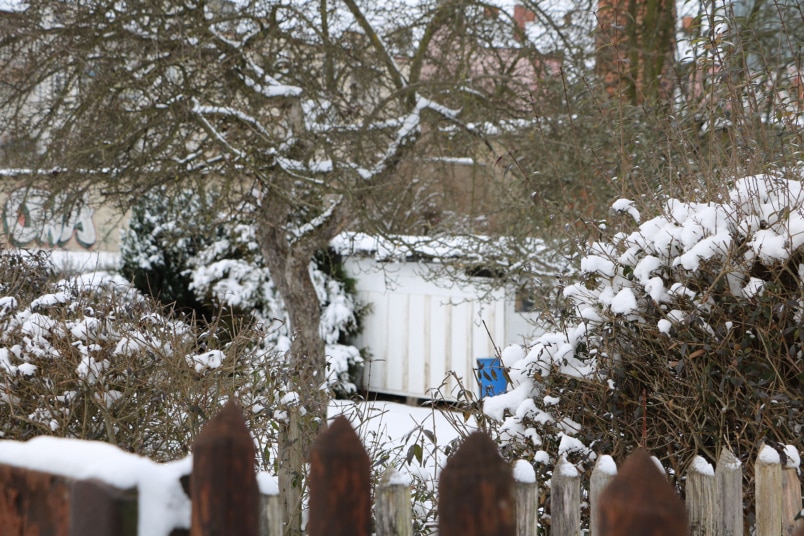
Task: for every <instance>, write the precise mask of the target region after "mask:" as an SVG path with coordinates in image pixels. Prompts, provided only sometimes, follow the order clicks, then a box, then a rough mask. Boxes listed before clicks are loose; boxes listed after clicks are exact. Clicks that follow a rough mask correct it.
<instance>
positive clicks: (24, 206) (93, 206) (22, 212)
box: [0, 181, 129, 253]
mask: <svg viewBox="0 0 804 536" xmlns="http://www.w3.org/2000/svg"><path fill="white" fill-rule="evenodd" d="M0 210H1V212H2V214H1V215H2V226H0V244H2V246H4V247H8V246H16V247H24V248H46V249H51V248H52V249H66V250H74V251H105V252H114V253H116V252H119V251H120V234H121V231H122V230H123V229H124V228H125V227H126V225H127V223H128V220H129V214H128V212H123V211H121V210H119V209H117V208H116V207H114V206H113V205H110V204H108V203H107V204H104V203H103V202H102V201H101V198H100V196H97V195H95V196H93V195H90V196H86V197H84V198H83V199H80V200H76V201H75V202H69V201H67V200H66V198H65V197H63V196H53V195H51V194H50V192H49V191H48V190H46V189H44V188H30V189H29V188H26V187H22V186H20V187H16V188H15V187H14V186H13V185H11V184H9V181H6V184H5V188H4V189H3V192H2V193H0Z"/></svg>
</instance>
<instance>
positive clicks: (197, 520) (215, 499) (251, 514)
mask: <svg viewBox="0 0 804 536" xmlns="http://www.w3.org/2000/svg"><path fill="white" fill-rule="evenodd" d="M190 496H191V497H192V501H193V509H192V521H191V528H190V534H191V535H192V536H211V535H213V534H238V535H242V536H257V535H258V534H259V515H260V497H259V488H258V487H257V475H256V474H255V472H254V442H253V441H252V439H251V434H250V433H249V431H248V428H247V427H246V422H245V420H244V419H243V414H242V412H241V411H240V408H239V407H238V406H237V404H235V403H234V401H232V400H230V401H229V402H227V404H226V405H225V406H224V407H223V409H222V410H221V411H220V412H218V414H217V415H215V416H214V417H213V418H212V419H210V420H209V422H208V423H207V424H206V425H205V426H204V428H203V429H202V430H201V433H200V434H198V437H197V438H196V440H195V442H194V443H193V474H192V478H190Z"/></svg>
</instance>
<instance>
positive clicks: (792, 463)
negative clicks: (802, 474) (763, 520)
mask: <svg viewBox="0 0 804 536" xmlns="http://www.w3.org/2000/svg"><path fill="white" fill-rule="evenodd" d="M785 454H786V455H787V463H785V466H784V468H783V469H782V535H783V536H790V535H792V534H793V533H794V532H795V531H796V529H797V528H799V527H804V520H802V519H796V517H798V515H799V513H800V512H801V481H800V480H799V479H798V471H799V467H798V466H799V465H800V464H801V458H800V456H799V453H798V451H797V450H796V448H795V447H794V446H793V445H787V446H786V447H785Z"/></svg>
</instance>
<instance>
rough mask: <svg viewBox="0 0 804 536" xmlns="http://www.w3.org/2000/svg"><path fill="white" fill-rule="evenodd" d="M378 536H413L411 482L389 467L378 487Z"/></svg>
mask: <svg viewBox="0 0 804 536" xmlns="http://www.w3.org/2000/svg"><path fill="white" fill-rule="evenodd" d="M376 497H377V499H376V503H377V504H376V505H375V508H374V511H375V517H376V524H377V536H413V512H412V510H411V508H410V480H409V479H408V478H407V477H404V476H403V475H402V474H400V473H399V471H397V470H396V469H394V468H393V467H389V468H388V469H387V470H386V471H385V474H383V476H382V479H380V484H379V485H378V486H377V494H376Z"/></svg>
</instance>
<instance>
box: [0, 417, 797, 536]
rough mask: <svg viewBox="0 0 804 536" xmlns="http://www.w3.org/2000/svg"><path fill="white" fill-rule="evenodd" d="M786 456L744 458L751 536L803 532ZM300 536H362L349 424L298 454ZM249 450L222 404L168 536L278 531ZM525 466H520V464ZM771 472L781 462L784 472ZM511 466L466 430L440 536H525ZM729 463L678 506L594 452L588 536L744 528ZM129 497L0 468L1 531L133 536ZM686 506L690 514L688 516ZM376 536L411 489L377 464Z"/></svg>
mask: <svg viewBox="0 0 804 536" xmlns="http://www.w3.org/2000/svg"><path fill="white" fill-rule="evenodd" d="M791 460H794V461H795V460H798V456H797V455H796V454H795V453H791V455H790V456H789V457H788V458H787V463H784V464H783V461H784V458H783V457H780V455H779V452H778V451H777V450H776V449H774V448H772V447H770V446H769V445H765V446H764V447H763V448H762V449H761V451H760V452H759V454H758V455H757V459H756V461H755V470H754V480H755V489H754V493H755V496H754V500H755V501H756V524H755V527H752V530H753V531H754V532H753V533H754V534H756V536H804V520H798V521H796V520H795V517H796V516H797V514H798V513H799V511H800V509H801V500H802V496H801V481H800V476H799V473H798V467H796V466H795V463H791ZM309 461H310V475H309V489H310V495H309V520H308V524H307V534H308V535H309V536H324V535H326V536H347V535H348V536H370V535H371V530H372V521H371V488H370V471H371V461H370V460H369V457H368V455H367V454H366V451H365V449H364V447H363V445H362V443H361V441H360V438H359V437H358V436H357V434H356V433H355V431H354V429H353V428H352V426H351V425H350V424H349V422H348V421H347V420H346V419H345V418H343V417H339V418H337V419H335V420H334V421H333V422H332V423H331V424H330V426H329V427H328V428H326V429H325V430H324V431H323V432H321V433H320V434H319V436H318V438H316V440H315V442H314V443H313V446H312V448H311V450H310V459H309ZM254 463H255V461H254V443H253V441H252V438H251V435H250V434H249V432H248V430H247V428H246V425H245V421H244V419H243V415H242V413H241V410H240V409H239V408H238V407H237V405H236V404H235V403H233V402H230V403H229V404H227V405H226V406H225V407H224V408H223V409H222V410H221V411H220V412H219V413H218V415H216V416H215V417H214V418H213V419H212V420H210V421H209V423H207V425H206V426H205V427H204V429H203V430H202V432H201V434H199V436H198V438H197V439H196V441H195V444H194V446H193V471H192V475H191V476H190V477H189V484H188V483H187V480H188V477H187V476H184V477H182V478H181V479H180V480H181V483H182V487H183V489H184V490H185V493H188V495H191V498H192V514H191V517H192V522H191V529H190V531H187V530H186V529H175V530H174V531H173V532H172V533H171V536H181V535H185V536H186V535H188V534H192V535H193V536H212V535H220V534H238V536H240V535H245V536H256V535H257V534H260V536H284V533H285V532H287V520H285V519H284V518H283V516H284V507H283V502H282V501H283V498H282V497H281V495H272V496H260V495H259V490H258V487H257V482H256V476H255V472H254ZM522 463H527V462H522ZM783 465H784V467H783ZM527 469H528V468H527V467H524V466H523V467H518V468H517V471H516V474H517V478H518V479H520V480H522V482H514V475H513V471H512V468H511V467H510V466H509V465H508V464H507V463H506V462H505V461H504V460H503V459H502V457H501V456H500V453H499V451H498V449H497V445H496V444H495V443H494V442H493V441H492V440H491V438H489V437H488V436H487V435H485V434H483V433H480V432H475V433H474V434H472V435H470V436H469V437H468V438H467V439H466V440H465V441H464V443H463V444H462V445H461V446H460V447H459V448H458V450H457V451H456V452H455V454H454V455H453V456H452V457H451V458H450V459H449V460H448V462H447V465H446V467H445V468H444V469H443V470H442V471H441V474H440V477H439V488H438V532H439V534H440V536H514V535H516V536H536V534H538V532H539V530H541V528H540V527H539V523H538V521H539V515H540V513H541V512H540V511H539V508H540V501H539V492H540V488H539V485H540V484H539V483H538V482H537V481H536V479H535V473H532V472H531V471H529V470H527ZM742 469H743V468H742V464H741V463H740V461H739V460H738V459H737V458H736V457H735V456H734V454H733V453H732V452H731V451H729V450H728V449H727V448H723V449H722V450H721V452H720V456H719V458H718V461H717V466H716V468H715V470H714V471H712V468H711V466H710V465H709V464H708V463H707V462H706V461H705V460H703V459H702V458H698V459H696V460H695V461H694V462H693V463H692V464H691V466H690V468H689V470H688V473H687V474H686V475H681V476H683V477H684V478H682V481H685V482H686V484H685V495H686V500H687V508H686V509H685V508H684V504H683V503H682V502H681V499H680V498H679V496H678V495H677V494H676V492H675V490H674V489H673V487H672V486H671V485H670V483H669V482H668V480H667V476H666V474H664V472H662V471H660V470H659V469H658V468H657V465H656V464H655V463H654V460H652V459H651V458H650V457H649V456H648V454H647V453H646V452H645V451H644V450H642V449H637V450H636V451H635V452H634V453H633V454H632V455H631V456H630V457H629V458H628V459H627V460H626V463H625V464H624V465H623V466H622V468H620V470H619V472H618V471H617V467H616V464H615V463H614V460H612V459H611V457H610V456H601V457H600V458H599V459H598V462H597V463H596V465H595V468H594V470H593V471H592V475H591V480H590V483H589V484H590V488H589V504H590V512H591V520H590V523H591V526H590V529H591V536H632V535H633V534H651V535H652V536H684V535H687V534H691V535H694V536H699V535H700V536H708V535H710V534H712V535H716V536H734V535H740V534H743V533H745V531H746V530H748V529H744V527H743V523H744V519H743V487H742V486H743V472H742ZM580 480H581V479H580V473H579V472H578V470H577V469H576V468H575V466H574V465H572V464H571V463H569V462H568V461H567V460H566V459H565V458H564V457H563V456H562V457H560V459H559V460H558V462H557V463H556V465H555V467H554V470H553V474H552V477H551V484H550V487H551V489H550V493H551V496H550V514H551V515H550V524H551V526H550V528H549V533H550V534H551V536H578V535H579V534H580V533H581V517H580V508H581V483H580ZM137 493H138V491H137V490H136V489H132V490H120V489H117V488H114V487H112V486H110V485H108V484H106V483H103V482H100V481H97V480H74V479H70V478H66V477H61V476H57V475H53V474H49V473H42V472H37V471H35V470H32V469H26V468H20V467H15V466H12V465H5V464H2V463H0V535H2V536H6V535H8V536H29V535H34V534H49V535H53V536H113V535H114V536H118V535H119V536H134V535H135V534H137V531H138V526H137V525H138V521H139V519H138V496H137ZM687 512H689V519H688V517H687ZM374 530H375V531H376V535H377V536H412V534H413V519H412V510H411V499H410V485H409V482H407V480H406V479H405V478H402V477H401V476H400V475H399V474H398V473H396V472H395V471H394V470H393V469H389V470H388V471H387V472H386V474H385V475H384V476H383V478H382V479H381V481H380V484H379V485H378V488H377V490H376V507H375V526H374Z"/></svg>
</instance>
